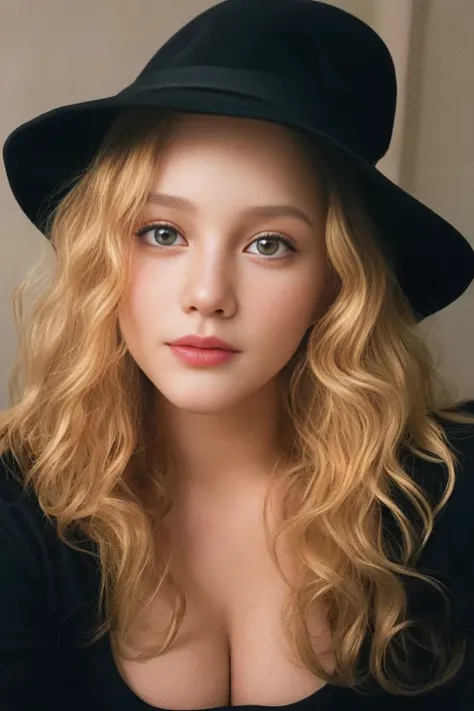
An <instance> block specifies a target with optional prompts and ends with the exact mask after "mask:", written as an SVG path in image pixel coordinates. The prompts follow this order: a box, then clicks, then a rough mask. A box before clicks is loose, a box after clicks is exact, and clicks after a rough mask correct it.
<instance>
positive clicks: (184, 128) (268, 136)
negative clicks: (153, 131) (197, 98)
mask: <svg viewBox="0 0 474 711" xmlns="http://www.w3.org/2000/svg"><path fill="white" fill-rule="evenodd" d="M318 185H319V176H318V171H317V168H316V165H315V162H314V161H313V160H311V158H310V156H309V154H308V152H307V150H306V149H305V146H304V145H303V144H301V143H300V142H299V141H298V140H297V138H296V137H295V135H294V134H293V133H292V132H290V131H289V130H287V129H285V128H284V127H283V126H280V125H278V124H275V123H271V122H267V121H259V120H254V119H242V118H234V117H228V116H213V115H209V114H202V115H201V114H189V115H184V116H178V117H177V118H176V119H175V120H174V122H173V124H172V125H171V127H170V129H169V132H168V133H167V137H166V141H165V142H164V144H163V146H162V149H161V150H160V153H159V156H158V159H157V165H156V172H155V175H154V179H153V186H152V191H151V192H163V193H171V194H177V195H180V194H183V195H185V194H186V193H194V192H195V191H198V188H199V187H200V186H201V187H202V189H203V190H208V189H211V190H216V191H217V193H216V199H217V198H218V195H219V194H221V191H222V192H224V193H225V192H226V191H225V190H224V189H225V188H227V189H228V190H229V191H232V192H233V194H234V196H235V197H236V199H237V198H238V196H239V195H240V196H241V197H242V198H244V197H245V199H248V198H249V197H250V198H251V197H252V194H253V193H255V192H257V193H262V192H264V191H267V192H268V198H269V199H282V198H283V197H284V196H289V197H292V198H293V200H300V201H302V202H306V201H307V200H308V199H309V200H314V198H315V191H317V189H318ZM262 197H263V196H262Z"/></svg>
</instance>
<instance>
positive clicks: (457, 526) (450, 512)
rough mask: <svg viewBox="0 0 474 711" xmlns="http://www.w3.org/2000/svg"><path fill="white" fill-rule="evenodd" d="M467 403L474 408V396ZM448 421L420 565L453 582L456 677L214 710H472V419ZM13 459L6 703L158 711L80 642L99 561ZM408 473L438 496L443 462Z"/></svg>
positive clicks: (3, 524)
mask: <svg viewBox="0 0 474 711" xmlns="http://www.w3.org/2000/svg"><path fill="white" fill-rule="evenodd" d="M463 407H464V409H468V410H470V411H471V412H472V413H474V400H472V401H469V403H467V404H465V405H464V406H463ZM442 423H443V427H445V429H446V431H447V434H448V437H449V438H450V444H451V446H454V447H455V450H456V453H457V456H458V457H459V460H460V463H459V466H458V469H457V480H456V485H455V489H454V492H453V494H452V496H451V498H450V499H449V501H448V503H447V505H446V506H445V508H444V509H443V510H442V512H441V514H440V515H439V516H438V517H437V518H436V521H435V528H434V531H433V533H432V534H431V536H430V538H429V540H428V542H427V544H426V547H425V548H424V550H423V552H422V554H421V556H420V559H419V561H418V563H417V568H418V569H419V570H420V571H422V572H429V573H430V574H432V575H434V576H435V577H436V578H437V579H438V580H441V581H442V582H443V583H444V584H447V585H448V588H449V590H450V593H452V599H453V600H454V604H453V608H454V611H455V615H456V619H457V622H456V624H457V625H460V626H461V628H462V629H463V631H464V632H465V633H466V635H467V640H468V644H467V650H466V655H465V661H464V665H463V668H462V669H461V671H460V672H459V673H458V675H457V676H456V677H455V679H454V680H452V681H451V682H449V683H448V684H445V685H444V686H442V687H440V688H438V689H435V690H432V691H430V692H426V693H423V694H421V695H417V696H412V697H406V696H394V695H390V694H388V693H386V692H384V691H382V690H380V689H379V690H376V689H375V687H374V692H373V693H368V694H366V695H362V694H361V693H360V692H358V691H356V690H354V689H348V688H341V687H337V686H335V685H332V684H327V685H326V686H324V687H323V688H322V689H320V690H318V691H316V692H315V693H314V694H312V695H310V696H309V697H306V698H304V699H302V700H300V701H298V702H296V703H292V704H286V705H282V706H268V707H267V706H262V705H240V706H234V707H230V706H221V707H213V709H212V711H224V709H230V708H234V709H239V710H240V709H242V711H250V710H251V709H257V710H260V711H263V710H264V709H272V710H273V711H278V709H281V710H282V711H312V710H313V709H314V711H371V710H372V709H388V710H392V711H422V710H423V711H425V710H426V711H428V710H429V711H441V710H442V711H474V652H473V647H474V426H471V425H459V424H457V423H448V422H446V421H444V420H443V421H442ZM15 466H17V465H16V462H15V460H14V459H13V458H12V457H11V456H10V453H9V452H7V453H5V454H4V455H3V457H1V458H0V710H1V711H43V710H44V711H153V710H154V709H156V708H157V707H154V706H150V705H149V704H148V703H146V702H145V701H143V700H142V699H140V698H139V697H138V696H136V695H135V694H134V692H133V691H132V690H131V689H130V688H129V687H128V686H127V684H126V683H125V681H124V680H123V679H122V677H121V676H120V674H119V672H118V670H117V668H116V665H115V661H114V658H113V656H112V651H111V647H110V640H109V636H108V635H107V636H105V637H103V638H101V639H100V640H99V641H98V642H97V643H96V644H95V645H94V646H92V647H86V648H85V649H84V648H79V647H78V645H77V644H76V642H77V640H78V639H79V638H80V637H81V635H82V634H83V633H85V632H86V631H88V630H89V629H90V625H91V624H92V619H93V618H92V614H93V610H94V607H93V603H94V602H96V601H97V595H98V590H99V574H98V570H97V567H96V563H95V561H94V559H93V558H92V557H91V556H89V555H87V554H86V553H80V552H79V551H76V550H74V549H72V548H71V547H69V546H67V545H66V544H65V543H63V542H62V541H61V540H60V539H59V537H58V536H57V533H56V529H55V528H54V527H53V525H52V524H51V523H50V522H49V521H48V520H47V519H46V518H45V516H44V515H43V512H42V510H41V509H40V507H39V504H38V501H37V500H36V497H35V496H34V494H33V493H31V492H28V493H27V492H26V491H25V490H24V489H23V488H22V486H21V484H20V483H19V482H18V481H17V480H16V479H15V477H13V476H12V473H11V471H12V470H14V469H15ZM16 471H17V473H18V469H17V470H16ZM411 471H412V475H413V476H414V477H419V478H420V480H422V482H423V485H424V487H425V489H426V490H427V491H430V492H431V493H433V494H434V495H437V496H438V495H439V492H440V491H441V490H442V489H441V488H440V487H441V486H442V484H443V483H444V481H445V479H444V478H443V477H444V474H443V472H444V471H445V468H443V467H442V466H441V465H439V464H432V463H427V462H425V461H424V460H421V459H419V458H417V459H416V463H415V465H414V466H413V467H412V470H411ZM407 584H408V583H407ZM428 587H430V586H426V585H425V588H428ZM425 594H426V592H423V591H422V590H421V589H418V588H416V589H415V588H413V591H412V602H413V609H415V610H417V611H418V612H421V614H423V613H426V614H428V615H429V616H431V617H432V619H435V620H436V619H437V615H438V611H437V609H436V605H434V603H433V607H432V608H430V605H431V604H432V602H431V598H430V596H429V595H427V596H426V597H424V596H425ZM438 598H439V594H438ZM182 683H183V684H186V679H185V678H183V680H182ZM183 711H191V710H190V709H187V710H184V709H183ZM203 711H211V709H207V710H203Z"/></svg>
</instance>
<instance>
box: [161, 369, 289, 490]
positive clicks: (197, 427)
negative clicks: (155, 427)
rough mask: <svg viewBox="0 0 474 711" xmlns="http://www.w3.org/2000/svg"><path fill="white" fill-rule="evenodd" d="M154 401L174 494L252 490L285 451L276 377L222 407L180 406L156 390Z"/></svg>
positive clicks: (267, 476) (285, 428)
mask: <svg viewBox="0 0 474 711" xmlns="http://www.w3.org/2000/svg"><path fill="white" fill-rule="evenodd" d="M157 406H158V422H159V423H160V427H161V428H162V431H163V435H164V438H165V441H166V448H167V450H168V452H169V454H170V457H171V458H170V462H171V464H170V469H171V472H170V482H171V484H170V486H171V487H172V489H173V490H174V492H175V493H177V494H179V493H181V494H187V493H190V492H191V491H192V492H193V494H196V495H204V496H207V495H212V496H216V495H217V496H219V495H222V496H223V497H225V496H226V494H229V493H231V494H235V493H236V492H238V491H239V490H241V491H242V492H245V491H246V490H249V488H251V490H252V491H255V487H262V486H265V485H266V484H267V483H268V482H269V480H270V477H271V476H272V474H273V472H274V469H275V466H276V464H277V463H278V461H279V459H280V458H281V456H282V455H283V454H284V452H285V451H286V449H285V448H286V446H287V441H286V437H285V433H288V431H289V428H288V422H287V421H286V418H285V416H284V414H283V407H282V401H281V389H280V386H279V383H278V382H277V381H276V380H275V381H272V382H270V383H268V384H267V386H265V388H264V389H262V390H260V391H258V392H257V393H254V394H252V396H251V397H249V398H248V399H247V400H244V401H241V402H239V403H238V404H237V405H236V406H235V407H233V408H231V409H229V410H227V411H225V412H222V411H219V412H216V413H209V412H208V413H195V412H189V411H185V410H183V409H180V408H177V407H175V406H174V405H173V404H172V403H170V402H169V401H167V400H165V399H164V398H163V397H161V396H160V394H158V402H157Z"/></svg>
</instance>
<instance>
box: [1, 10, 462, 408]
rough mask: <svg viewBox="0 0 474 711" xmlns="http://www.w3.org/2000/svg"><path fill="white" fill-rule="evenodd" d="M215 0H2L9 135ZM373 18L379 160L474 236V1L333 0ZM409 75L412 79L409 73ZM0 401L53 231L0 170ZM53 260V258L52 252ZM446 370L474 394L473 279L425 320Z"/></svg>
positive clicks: (81, 93) (110, 86) (134, 62)
mask: <svg viewBox="0 0 474 711" xmlns="http://www.w3.org/2000/svg"><path fill="white" fill-rule="evenodd" d="M213 4H216V3H215V2H213V1H212V0H100V2H98V1H97V0H78V1H77V2H64V0H42V1H41V2H37V0H1V3H0V105H1V106H2V112H1V114H0V139H1V141H2V144H3V142H4V140H5V138H6V136H7V135H8V133H9V132H10V131H11V130H12V129H13V128H15V127H16V126H17V125H18V124H20V123H22V122H23V121H26V120H28V119H29V118H32V117H33V116H35V115H37V114H39V113H41V112H43V111H47V110H48V109H50V108H53V107H54V106H60V105H62V104H66V103H72V102H75V101H82V100H86V99H89V98H98V97H100V96H102V95H105V94H108V93H114V92H116V91H118V90H120V89H121V88H122V87H124V86H125V85H126V84H128V83H129V82H130V81H132V80H133V78H134V77H135V76H136V74H137V73H138V72H139V71H140V69H141V68H142V66H143V65H144V64H145V62H146V61H147V60H148V59H149V58H150V56H151V55H152V54H153V52H154V51H155V50H156V49H157V48H158V46H159V45H160V44H161V43H163V42H164V41H165V40H166V39H167V37H168V36H169V35H170V34H171V33H172V32H174V31H175V30H177V29H178V28H179V27H180V26H181V25H182V24H184V22H186V21H187V20H188V19H190V18H191V17H193V16H194V15H195V14H197V13H198V12H200V11H201V10H203V9H205V8H206V7H209V6H210V5H213ZM331 4H334V5H338V6H340V7H343V8H344V9H346V10H348V11H350V12H353V13H354V14H355V15H358V16H359V17H360V18H361V19H363V20H365V21H366V22H368V23H369V24H371V25H372V26H373V27H374V28H375V29H376V30H377V31H378V32H379V33H380V34H381V35H382V37H383V38H384V39H385V41H386V43H387V44H388V46H389V48H390V50H391V52H392V54H393V56H394V59H395V64H396V67H397V76H398V81H399V99H400V100H399V105H398V108H397V116H396V127H395V132H394V137H393V142H392V146H391V148H390V151H389V153H388V154H387V156H386V157H385V158H384V159H383V160H382V161H381V162H380V164H379V168H380V169H381V170H383V171H384V172H385V173H386V174H387V175H389V177H390V178H391V179H392V180H395V181H396V182H399V183H400V184H401V185H402V186H403V187H404V188H405V189H407V190H409V191H411V192H413V194H415V196H416V197H418V198H419V199H421V200H423V201H424V202H426V204H428V205H429V206H430V207H432V208H433V209H435V210H437V211H439V212H440V213H441V214H442V215H443V216H444V217H445V218H446V219H448V220H450V221H451V222H452V223H453V224H454V225H455V226H456V227H457V228H458V229H460V230H461V231H462V232H463V233H464V234H465V235H466V236H467V237H468V239H469V240H470V241H471V243H473V244H474V130H473V126H474V90H473V82H472V68H473V67H474V29H473V28H474V2H473V1H472V0H449V1H448V0H334V2H332V3H331ZM407 79H408V80H407ZM0 209H1V218H2V219H1V237H0V328H1V344H2V345H1V349H0V366H1V368H0V372H1V374H2V375H1V377H0V408H1V407H5V406H6V405H7V403H8V397H7V378H8V373H9V371H10V369H11V367H12V364H13V358H14V355H15V350H16V338H15V332H14V326H13V314H12V308H11V294H12V291H13V289H14V288H15V286H16V285H17V284H18V283H19V281H20V280H21V278H22V277H23V275H24V274H25V273H26V271H27V270H28V268H29V267H30V266H31V264H32V263H33V262H34V261H35V260H36V258H37V257H38V255H39V253H40V250H44V249H49V248H48V245H47V244H45V243H46V240H45V239H44V237H42V236H41V235H40V233H39V232H38V231H37V230H35V228H33V227H32V225H30V223H29V222H28V220H27V219H26V217H24V216H23V214H22V213H21V211H20V209H19V207H18V206H17V205H16V203H15V201H14V199H13V197H12V195H11V194H10V192H9V188H8V186H7V183H6V178H5V175H4V170H3V165H2V169H1V171H0ZM51 257H52V255H51ZM422 327H423V330H424V332H425V333H426V335H427V337H428V338H429V341H430V343H431V345H432V348H433V350H434V352H435V354H436V355H437V357H438V359H439V368H440V371H441V372H442V373H443V374H444V375H446V376H447V377H448V378H449V380H450V381H451V382H452V383H453V384H454V385H455V387H456V388H457V389H458V392H459V396H460V397H474V285H472V286H471V287H470V288H469V290H468V291H467V292H466V293H465V294H464V295H463V296H462V297H461V299H459V300H458V302H456V303H455V304H453V305H451V306H450V307H448V308H447V309H444V310H443V312H441V313H440V314H437V315H435V316H432V317H430V318H429V319H427V320H426V321H425V322H424V324H423V326H422Z"/></svg>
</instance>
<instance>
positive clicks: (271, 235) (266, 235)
mask: <svg viewBox="0 0 474 711" xmlns="http://www.w3.org/2000/svg"><path fill="white" fill-rule="evenodd" d="M160 227H169V228H170V229H172V230H175V231H176V232H177V233H179V234H181V233H180V232H179V230H178V228H177V227H175V226H174V225H172V224H170V223H168V222H152V223H150V224H148V225H144V226H143V227H140V229H139V230H138V232H136V233H135V236H136V237H143V236H144V235H145V234H147V233H148V232H153V230H157V229H159V228H160ZM261 239H271V240H275V241H278V242H282V243H283V244H284V245H285V247H287V248H288V249H289V250H290V252H296V251H297V249H296V246H295V245H294V244H293V242H292V241H291V240H290V239H288V238H287V237H283V235H280V234H279V233H278V232H263V233H262V234H261V235H260V236H259V237H258V238H257V239H255V240H254V241H253V242H252V243H251V244H254V242H258V241H259V240H261ZM174 246H175V245H173V244H171V245H162V244H156V245H153V247H154V248H156V249H167V248H168V247H170V248H171V247H174ZM258 256H259V257H262V259H267V260H273V261H275V260H277V259H283V257H285V256H288V255H287V254H285V255H283V257H273V256H269V257H268V256H265V255H264V254H259V255H258Z"/></svg>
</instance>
